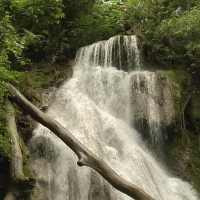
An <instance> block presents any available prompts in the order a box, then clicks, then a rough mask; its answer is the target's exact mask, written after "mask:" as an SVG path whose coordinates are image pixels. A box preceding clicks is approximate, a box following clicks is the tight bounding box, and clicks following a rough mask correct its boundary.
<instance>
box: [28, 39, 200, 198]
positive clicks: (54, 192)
mask: <svg viewBox="0 0 200 200" xmlns="http://www.w3.org/2000/svg"><path fill="white" fill-rule="evenodd" d="M139 58H140V54H139V49H138V47H137V40H136V37H135V36H124V37H119V36H117V37H113V38H111V39H110V40H108V41H103V42H99V43H95V44H93V45H91V46H87V47H84V48H82V49H80V51H79V52H78V54H77V61H76V65H75V66H74V75H73V77H72V78H71V79H70V80H69V81H68V82H66V83H64V84H63V85H62V86H61V87H60V89H59V90H58V91H57V93H56V97H55V100H54V102H53V103H52V105H51V107H50V108H49V110H48V114H49V115H50V116H52V117H53V118H54V119H56V120H57V121H59V122H60V123H61V124H62V125H63V126H65V127H67V128H68V129H69V130H70V131H71V132H72V133H73V134H74V136H75V137H76V138H77V139H79V140H80V142H82V143H83V144H84V145H85V146H87V147H88V148H89V149H90V150H91V151H93V152H94V153H95V154H96V155H98V156H99V157H101V158H103V159H104V160H105V161H106V162H107V163H108V164H109V165H110V166H112V167H113V168H114V169H115V170H116V171H117V172H118V173H119V174H120V175H121V176H123V177H124V178H126V179H127V180H129V181H131V182H132V183H134V184H136V185H138V186H139V187H141V188H142V189H144V190H145V191H146V192H147V193H149V194H151V195H152V196H153V197H154V198H155V199H156V200H197V199H198V198H197V197H196V195H195V192H194V191H192V188H191V186H190V185H189V184H188V183H185V182H183V181H182V180H180V179H178V178H175V177H171V176H170V175H169V174H168V173H167V171H166V170H165V169H164V168H163V167H162V166H161V165H160V164H159V163H158V162H157V161H156V160H155V159H154V158H153V156H152V155H151V154H150V153H149V151H148V149H146V148H145V144H144V142H143V141H142V139H141V137H140V134H139V133H138V132H137V131H136V130H135V129H133V128H131V126H130V124H131V121H132V120H133V121H134V120H135V118H137V116H136V115H135V114H134V113H133V112H137V111H138V110H140V111H141V110H142V111H143V114H144V115H145V116H146V117H147V119H148V123H149V127H150V128H151V129H152V131H151V134H152V138H159V137H160V135H161V131H160V130H159V124H160V121H161V120H163V119H164V120H168V121H169V123H170V120H171V117H170V116H168V115H167V116H164V117H163V116H162V115H161V113H160V110H159V107H158V106H157V104H156V100H155V99H156V98H155V97H154V96H156V95H159V93H155V91H156V80H157V79H156V74H155V73H153V72H147V71H135V72H130V73H128V72H124V71H122V70H119V69H124V68H125V69H129V67H126V66H123V65H124V63H126V64H127V65H128V66H131V67H133V66H134V65H135V67H136V68H139V66H140V63H141V62H140V59H139ZM124 60H125V61H124ZM115 64H116V65H117V68H118V69H117V68H115ZM170 106H171V107H173V106H172V105H171V104H170V105H166V108H165V109H168V107H170ZM171 109H172V108H171ZM144 111H145V112H144ZM155 124H156V125H155ZM157 129H158V130H157ZM34 133H35V136H34V137H33V139H32V141H31V144H30V146H31V151H32V167H33V169H34V171H35V175H36V177H37V179H38V182H37V188H36V193H37V195H38V196H37V199H38V200H46V199H47V200H129V199H130V198H129V197H128V196H126V195H125V194H122V193H120V192H119V191H117V190H115V189H114V188H112V187H111V186H110V185H109V184H108V183H107V182H106V181H105V180H103V179H102V178H101V177H100V176H99V175H98V174H96V173H95V172H94V171H92V170H90V169H88V168H87V167H83V168H78V167H77V164H76V162H77V159H76V157H75V155H74V153H73V152H72V151H71V150H70V149H69V148H68V147H67V146H66V145H65V144H63V142H62V141H61V140H60V139H58V138H57V137H56V136H54V135H53V134H52V133H50V131H49V130H47V129H46V128H44V127H43V126H41V125H38V127H37V128H36V130H35V131H34ZM154 134H155V135H156V136H155V135H154ZM155 140H157V141H159V139H155ZM38 191H40V192H38Z"/></svg>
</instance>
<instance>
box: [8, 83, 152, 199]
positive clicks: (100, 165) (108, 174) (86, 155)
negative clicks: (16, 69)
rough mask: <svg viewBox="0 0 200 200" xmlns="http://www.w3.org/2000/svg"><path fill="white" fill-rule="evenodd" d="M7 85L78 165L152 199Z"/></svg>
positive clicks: (120, 187)
mask: <svg viewBox="0 0 200 200" xmlns="http://www.w3.org/2000/svg"><path fill="white" fill-rule="evenodd" d="M7 87H8V90H9V93H10V95H9V99H10V100H11V101H12V102H14V103H15V104H17V105H18V106H19V107H20V108H21V109H22V110H23V111H24V112H26V113H28V114H29V115H30V116H31V117H32V118H33V119H34V120H36V121H37V122H39V123H41V124H42V125H43V126H45V127H47V128H48V129H50V130H51V131H52V132H53V133H54V134H55V135H56V136H57V137H59V138H60V139H61V140H62V141H63V142H64V143H65V144H66V145H67V146H68V147H69V148H71V150H72V151H74V153H75V154H76V155H77V157H78V162H77V164H78V165H79V166H87V167H90V168H92V169H94V170H96V171H97V172H98V173H99V174H100V175H101V176H102V177H104V178H105V179H106V180H107V181H108V182H109V183H110V184H111V185H112V186H113V187H115V188H116V189H117V190H119V191H121V192H122V193H125V194H127V195H128V196H130V197H132V198H133V199H135V200H154V199H153V198H152V197H151V196H150V195H149V194H147V193H146V192H145V191H144V190H142V189H141V188H139V187H138V186H136V185H134V184H132V183H131V182H129V181H127V180H125V179H124V178H123V177H121V176H119V175H118V174H117V173H116V172H115V171H114V170H113V169H112V168H111V167H110V166H109V165H108V164H107V163H106V162H105V161H103V160H102V159H101V158H99V157H97V156H96V155H95V154H93V152H91V151H90V150H89V149H87V147H85V146H84V145H83V144H82V143H80V142H79V140H77V139H76V138H75V137H74V136H73V134H72V133H71V132H70V131H69V130H67V129H66V128H64V127H63V126H62V125H61V124H60V123H58V122H57V121H56V120H54V119H52V118H51V117H50V116H48V115H47V114H45V113H43V112H42V111H41V110H39V109H38V108H37V107H36V106H34V105H33V104H32V103H31V102H30V101H28V100H27V99H26V98H25V97H24V96H23V95H22V94H21V93H20V92H19V91H18V90H17V89H16V88H15V87H14V86H13V85H11V84H7Z"/></svg>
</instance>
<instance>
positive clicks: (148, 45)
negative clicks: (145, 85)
mask: <svg viewBox="0 0 200 200" xmlns="http://www.w3.org/2000/svg"><path fill="white" fill-rule="evenodd" d="M199 19H200V2H199V1H197V0H186V1H185V0H155V1H153V0H150V1H149V0H129V1H128V3H127V14H126V17H125V20H126V23H127V24H128V27H130V28H131V29H132V30H133V32H135V33H136V34H138V35H139V36H140V37H141V38H142V40H143V44H144V50H145V54H146V56H147V58H148V59H151V60H152V59H153V61H154V62H155V61H156V62H158V63H162V64H166V63H168V64H177V63H179V64H184V65H192V64H193V65H198V64H199V56H200V55H199V47H200V39H199V38H200V31H199V30H200V20H199Z"/></svg>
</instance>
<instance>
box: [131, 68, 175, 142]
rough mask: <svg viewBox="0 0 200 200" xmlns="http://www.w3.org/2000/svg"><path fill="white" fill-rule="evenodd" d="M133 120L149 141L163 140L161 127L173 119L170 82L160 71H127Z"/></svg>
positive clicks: (163, 127) (170, 122)
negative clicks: (129, 81) (128, 72)
mask: <svg viewBox="0 0 200 200" xmlns="http://www.w3.org/2000/svg"><path fill="white" fill-rule="evenodd" d="M130 84H131V98H130V99H131V107H130V108H131V113H132V120H133V124H134V126H135V127H137V129H138V130H139V131H140V132H141V133H144V134H145V136H146V137H148V138H150V140H151V142H152V143H153V144H159V143H162V142H163V141H164V140H165V135H164V129H165V127H168V126H170V125H171V124H173V123H174V122H175V118H176V113H175V109H174V97H173V88H172V84H171V82H170V80H169V78H168V77H167V75H165V74H164V73H161V72H148V71H143V72H137V73H135V72H133V73H132V75H131V83H130Z"/></svg>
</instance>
